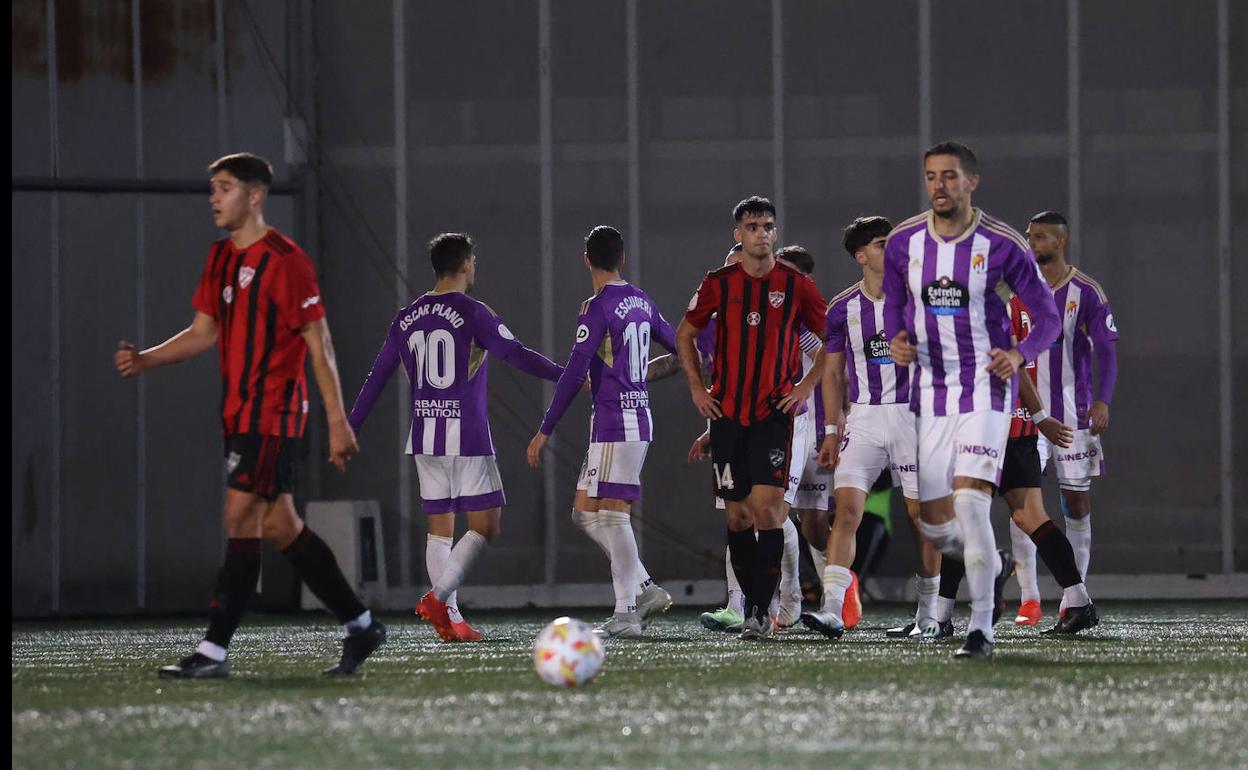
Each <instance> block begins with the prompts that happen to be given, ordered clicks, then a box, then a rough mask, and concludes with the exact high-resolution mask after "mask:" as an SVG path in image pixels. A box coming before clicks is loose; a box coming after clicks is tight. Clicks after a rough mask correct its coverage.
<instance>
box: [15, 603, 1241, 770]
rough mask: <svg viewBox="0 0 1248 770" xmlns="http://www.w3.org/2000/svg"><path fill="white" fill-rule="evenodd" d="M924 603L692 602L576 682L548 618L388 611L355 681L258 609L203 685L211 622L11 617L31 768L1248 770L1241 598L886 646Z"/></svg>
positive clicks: (20, 740)
mask: <svg viewBox="0 0 1248 770" xmlns="http://www.w3.org/2000/svg"><path fill="white" fill-rule="evenodd" d="M960 609H961V608H960ZM1046 610H1047V611H1049V612H1050V613H1051V612H1052V611H1053V608H1052V607H1047V606H1046ZM909 612H911V610H909V609H908V608H907V607H903V606H901V605H873V606H869V607H867V608H866V616H865V617H864V620H863V626H862V627H861V628H859V629H857V630H855V631H852V632H849V633H847V634H846V635H845V637H844V638H842V639H841V640H840V641H837V642H830V641H826V640H824V639H823V638H822V637H819V636H817V635H813V634H809V633H806V632H804V631H791V632H787V633H785V634H783V635H781V636H780V637H779V638H778V639H776V640H775V641H772V642H769V643H764V644H759V643H748V642H742V641H740V640H738V639H737V638H736V637H735V636H732V635H729V634H723V633H714V632H710V631H706V630H704V629H702V628H701V627H700V626H698V624H697V613H696V612H695V611H693V610H679V609H674V610H673V611H672V612H670V613H669V614H668V615H667V616H665V617H664V618H663V619H661V620H659V621H658V622H656V623H655V624H654V625H653V626H652V627H651V629H650V630H649V631H648V632H647V634H648V638H646V639H644V640H642V641H613V642H609V643H608V645H607V660H606V664H605V668H604V671H603V674H602V676H600V677H599V678H598V680H596V681H595V682H593V683H592V684H590V685H589V686H587V687H583V688H580V689H574V690H564V689H555V688H552V687H549V686H547V685H545V684H543V683H542V682H541V681H539V680H538V679H537V677H536V676H535V675H534V674H533V670H532V662H531V656H530V652H531V645H532V642H533V638H534V636H536V634H537V631H538V630H539V629H540V628H541V626H542V625H543V624H544V623H545V622H546V621H548V620H550V619H552V618H553V617H554V616H555V613H550V612H543V613H540V614H539V613H536V612H529V613H475V614H474V613H470V620H472V621H473V623H474V624H475V625H476V626H477V628H478V629H479V630H481V631H482V632H483V633H484V634H485V635H486V640H485V641H483V642H480V643H476V644H446V643H443V642H440V641H439V640H438V639H437V637H436V636H435V635H434V633H433V630H432V629H431V628H430V627H429V626H428V625H425V624H423V623H420V622H418V621H417V620H416V619H415V618H414V617H410V616H406V615H403V616H399V615H394V616H386V617H385V620H386V622H387V623H388V624H389V626H390V639H389V642H388V643H387V644H386V646H384V647H383V648H381V650H379V651H378V652H377V654H376V655H375V656H374V658H373V659H371V660H370V661H369V662H368V663H367V664H366V665H365V666H364V668H363V669H362V673H361V674H360V675H358V676H356V677H354V678H351V679H345V680H327V679H324V678H322V677H321V676H320V674H319V672H320V670H321V669H322V668H323V667H325V666H328V665H331V664H332V663H333V662H335V661H336V660H337V656H338V652H339V650H340V644H339V641H338V639H339V633H338V629H337V628H335V627H334V626H333V625H332V624H331V623H330V622H329V620H328V618H327V616H323V615H295V616H287V617H272V616H256V617H251V618H249V619H248V622H247V623H246V624H245V625H244V626H243V628H242V629H241V630H240V632H239V634H238V636H237V637H236V639H235V642H234V644H233V646H232V653H231V663H232V666H233V672H232V674H231V677H230V679H228V680H224V681H220V680H218V681H204V682H194V681H168V680H161V679H158V678H157V677H156V668H158V667H159V666H160V665H163V664H166V663H171V662H174V661H175V660H176V659H177V658H179V657H181V656H182V655H185V654H186V653H187V652H188V651H189V650H190V649H191V648H192V647H193V645H194V644H195V643H196V642H197V641H198V639H199V638H200V634H201V633H202V620H200V619H192V618H186V619H176V620H132V621H117V620H98V621H66V622H57V623H35V622H14V623H13V629H12V653H11V656H12V687H13V696H12V698H13V700H12V703H13V765H14V766H15V767H20V768H27V767H82V768H94V767H176V768H192V767H194V768H200V767H202V768H218V767H256V768H262V767H300V768H321V767H325V768H356V767H396V768H398V767H473V768H476V767H505V768H510V769H513V770H514V769H517V768H526V767H527V768H547V767H625V768H650V767H666V768H684V767H692V766H697V767H705V766H718V767H753V768H761V767H814V766H821V767H880V768H891V767H907V768H923V767H932V768H942V770H943V769H944V768H957V767H975V768H981V769H984V770H986V769H987V768H994V767H1037V768H1046V769H1050V770H1051V769H1052V768H1064V767H1119V768H1141V767H1174V768H1206V767H1246V766H1248V608H1246V606H1245V604H1244V603H1234V602H1217V603H1213V602H1206V603H1128V602H1115V603H1105V604H1104V605H1103V606H1101V616H1102V622H1101V625H1100V626H1099V627H1097V628H1096V629H1093V630H1092V632H1090V633H1087V634H1086V636H1085V635H1080V637H1078V638H1075V639H1049V638H1042V637H1040V636H1039V633H1038V628H1029V629H1016V628H1014V627H1013V626H1011V625H1008V624H1007V623H1002V624H1001V625H999V626H998V627H997V647H996V657H995V658H994V659H993V660H992V661H991V662H982V661H959V660H954V659H953V657H952V655H953V652H954V650H956V649H957V647H958V645H959V644H960V642H958V641H954V642H936V643H927V644H919V643H913V642H905V641H894V640H889V639H886V638H885V637H884V634H883V630H884V629H885V628H886V627H888V626H890V625H899V624H901V623H903V622H905V621H906V620H907V614H908V613H909ZM578 614H579V615H580V616H581V617H583V618H585V619H595V618H596V615H595V614H594V613H584V612H582V613H578ZM957 620H958V621H959V630H962V629H963V628H964V625H965V613H964V612H962V613H960V615H959V617H958V618H957ZM1052 620H1053V617H1052V615H1051V614H1050V615H1046V617H1045V619H1044V621H1042V626H1046V625H1049V624H1051V623H1052Z"/></svg>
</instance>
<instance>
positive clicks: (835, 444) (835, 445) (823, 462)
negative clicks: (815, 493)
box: [819, 433, 841, 468]
mask: <svg viewBox="0 0 1248 770" xmlns="http://www.w3.org/2000/svg"><path fill="white" fill-rule="evenodd" d="M840 461H841V437H840V436H838V435H836V434H834V433H829V434H828V435H826V436H824V437H823V445H822V446H820V447H819V467H820V468H835V467H836V464H837V463H838V462H840Z"/></svg>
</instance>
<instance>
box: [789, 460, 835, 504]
mask: <svg viewBox="0 0 1248 770" xmlns="http://www.w3.org/2000/svg"><path fill="white" fill-rule="evenodd" d="M832 473H833V472H832V469H831V468H820V467H819V447H818V446H817V445H816V446H814V447H813V448H812V450H811V452H810V454H809V455H807V456H806V467H805V468H803V469H802V481H801V483H800V484H798V487H797V498H796V499H795V500H794V501H793V507H794V508H797V509H798V510H803V511H827V510H830V509H831V505H830V502H831V500H832Z"/></svg>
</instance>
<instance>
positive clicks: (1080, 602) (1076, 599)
mask: <svg viewBox="0 0 1248 770" xmlns="http://www.w3.org/2000/svg"><path fill="white" fill-rule="evenodd" d="M1091 603H1092V597H1090V596H1088V587H1087V586H1086V585H1084V584H1083V583H1075V584H1074V585H1073V586H1071V587H1070V588H1063V589H1062V609H1063V610H1064V609H1066V608H1067V607H1086V606H1087V605H1089V604H1091Z"/></svg>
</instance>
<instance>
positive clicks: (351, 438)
mask: <svg viewBox="0 0 1248 770" xmlns="http://www.w3.org/2000/svg"><path fill="white" fill-rule="evenodd" d="M359 451H360V443H359V442H358V441H356V440H355V431H354V430H352V429H351V425H350V424H349V423H347V422H346V421H343V422H338V421H336V420H335V421H333V422H331V423H330V424H329V461H330V462H331V463H333V464H334V467H336V468H337V469H338V470H340V471H345V470H346V469H347V461H348V460H350V459H351V457H352V456H353V455H355V454H356V453H357V452H359Z"/></svg>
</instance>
